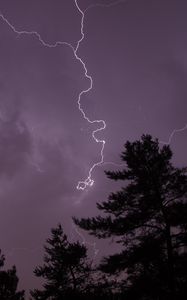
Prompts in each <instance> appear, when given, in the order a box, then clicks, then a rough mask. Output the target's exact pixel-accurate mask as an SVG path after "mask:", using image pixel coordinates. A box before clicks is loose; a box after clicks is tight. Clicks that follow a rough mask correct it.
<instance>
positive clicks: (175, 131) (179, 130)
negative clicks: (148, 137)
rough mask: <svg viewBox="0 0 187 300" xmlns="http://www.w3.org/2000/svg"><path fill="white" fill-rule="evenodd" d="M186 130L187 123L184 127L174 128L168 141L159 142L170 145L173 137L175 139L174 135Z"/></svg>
mask: <svg viewBox="0 0 187 300" xmlns="http://www.w3.org/2000/svg"><path fill="white" fill-rule="evenodd" d="M185 130H187V124H185V126H184V127H182V128H179V129H174V130H173V131H172V133H171V134H170V136H169V139H168V141H167V142H164V141H159V142H160V143H161V144H164V145H170V144H171V141H172V139H173V137H174V135H175V134H176V133H179V132H182V131H185Z"/></svg>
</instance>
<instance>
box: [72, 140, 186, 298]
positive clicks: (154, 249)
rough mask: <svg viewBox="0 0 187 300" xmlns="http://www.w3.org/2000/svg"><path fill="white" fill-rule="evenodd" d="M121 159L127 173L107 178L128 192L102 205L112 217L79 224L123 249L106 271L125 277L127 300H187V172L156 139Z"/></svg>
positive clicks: (132, 146)
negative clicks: (112, 240) (119, 181)
mask: <svg viewBox="0 0 187 300" xmlns="http://www.w3.org/2000/svg"><path fill="white" fill-rule="evenodd" d="M121 158H122V160H123V161H124V162H125V163H126V168H125V169H124V170H123V171H116V172H110V171H108V172H106V175H107V177H108V178H110V179H112V180H115V181H117V180H122V181H124V187H123V188H122V189H121V190H119V191H117V192H116V193H111V194H110V195H109V197H108V200H107V201H103V202H101V203H97V207H98V209H99V210H101V211H103V212H104V213H105V214H106V216H97V217H93V218H83V219H80V220H79V219H77V218H73V219H74V222H75V223H76V224H77V225H79V226H80V227H81V228H82V229H85V230H88V231H89V233H90V234H92V235H95V236H96V237H98V238H108V237H111V236H116V237H117V239H118V242H119V243H121V245H122V251H121V252H120V253H117V254H115V255H111V256H108V257H105V258H104V259H103V260H102V263H101V265H100V268H101V270H103V271H104V272H108V273H109V274H114V273H117V272H119V273H120V278H122V275H123V280H122V282H123V285H121V287H122V290H123V292H124V293H125V297H126V298H125V299H133V300H135V299H142V300H143V299H144V300H145V299H149V300H150V299H155V300H156V299H163V300H173V299H180V300H181V299H186V296H187V293H186V291H187V289H186V286H187V284H186V283H187V280H186V278H187V276H186V275H187V271H186V267H187V264H186V262H187V255H186V247H187V198H186V196H187V175H186V170H187V169H186V168H176V167H174V166H173V165H172V163H171V159H172V151H171V149H170V147H169V145H164V146H163V147H162V148H160V147H159V142H158V139H155V140H153V138H152V137H151V136H150V135H143V136H142V138H141V140H139V141H135V142H129V141H128V142H126V144H125V150H124V151H123V152H122V155H121Z"/></svg>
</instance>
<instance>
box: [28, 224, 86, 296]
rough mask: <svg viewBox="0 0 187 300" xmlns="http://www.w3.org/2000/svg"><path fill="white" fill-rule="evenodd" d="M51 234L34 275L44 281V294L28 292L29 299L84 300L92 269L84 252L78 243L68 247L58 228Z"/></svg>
mask: <svg viewBox="0 0 187 300" xmlns="http://www.w3.org/2000/svg"><path fill="white" fill-rule="evenodd" d="M51 233H52V237H51V238H50V239H47V245H45V246H44V249H45V255H44V264H43V265H42V266H39V267H37V268H36V269H35V271H34V273H35V275H36V276H37V277H42V278H44V280H45V283H44V285H43V290H34V291H31V295H32V297H33V298H34V299H37V300H39V299H40V300H44V299H45V300H47V299H50V300H63V299H84V295H85V294H86V293H87V286H88V282H89V274H90V267H91V266H90V263H89V262H88V259H87V249H86V247H85V246H84V245H81V244H80V243H79V242H76V243H70V242H69V241H68V240H67V236H66V235H65V234H64V232H63V229H62V227H61V225H58V227H57V228H55V229H52V230H51Z"/></svg>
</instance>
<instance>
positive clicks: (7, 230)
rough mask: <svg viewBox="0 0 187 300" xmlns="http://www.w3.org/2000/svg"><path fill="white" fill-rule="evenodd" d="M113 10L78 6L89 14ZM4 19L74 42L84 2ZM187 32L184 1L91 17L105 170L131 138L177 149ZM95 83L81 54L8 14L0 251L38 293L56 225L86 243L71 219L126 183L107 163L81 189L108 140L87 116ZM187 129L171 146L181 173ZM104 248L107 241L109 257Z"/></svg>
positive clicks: (48, 1) (95, 109)
mask: <svg viewBox="0 0 187 300" xmlns="http://www.w3.org/2000/svg"><path fill="white" fill-rule="evenodd" d="M113 2H114V1H107V0H106V1H99V0H98V1H97V2H96V1H93V0H80V1H78V3H79V5H80V7H81V8H82V9H86V7H88V6H90V5H92V4H97V3H100V4H110V3H113ZM0 11H1V12H2V13H3V14H4V16H5V17H6V18H7V19H8V20H9V21H10V22H11V23H12V24H13V25H14V26H15V27H16V29H17V30H26V31H37V32H38V33H39V34H40V35H41V37H42V38H43V40H44V42H47V43H55V42H56V41H59V40H60V41H66V42H68V43H71V44H72V45H73V46H75V45H76V41H78V40H79V39H80V38H81V26H80V25H81V24H80V22H81V14H80V12H79V11H78V10H77V8H76V5H75V2H74V1H69V0H66V1H60V0H56V1H52V0H45V1H44V0H40V1H28V0H27V1H26V0H14V1H10V0H0ZM186 28H187V20H186V2H185V1H183V0H172V1H170V0H165V1H163V0H159V1H158V0H151V1H148V0H142V1H139V0H132V1H124V3H123V2H121V3H118V4H116V5H113V6H111V7H102V6H97V7H92V8H91V9H89V10H88V11H87V13H86V16H85V23H84V33H85V38H84V40H83V42H82V43H81V44H80V48H79V51H78V55H80V56H81V58H82V59H83V61H84V62H85V63H86V66H87V68H88V73H89V74H91V75H92V77H93V89H92V91H90V92H89V93H88V94H85V95H83V96H82V98H81V99H82V100H81V104H82V107H83V108H84V110H85V112H86V114H87V115H88V116H89V118H90V119H91V120H94V119H104V120H105V121H106V124H107V127H106V129H105V131H100V132H99V133H97V137H99V138H101V139H103V138H104V139H105V140H106V146H105V151H104V159H105V162H114V163H120V158H119V155H120V152H121V151H122V149H123V144H124V143H125V142H126V140H127V139H130V140H134V139H137V138H139V137H140V136H141V134H142V133H151V134H153V135H154V136H157V137H158V138H159V139H160V140H162V141H166V142H167V141H168V140H169V137H170V134H171V133H172V131H173V130H174V129H177V128H183V127H184V125H185V124H186V123H187V122H186V113H187V106H186V94H187V93H186V67H187V58H186V53H187V43H186ZM89 84H90V83H89V80H88V79H86V77H85V74H84V68H83V65H82V64H81V61H79V60H77V59H76V58H75V56H74V53H73V50H72V48H71V46H68V45H58V46H57V47H55V48H49V47H46V46H44V45H43V44H42V43H41V42H40V41H39V39H38V37H37V36H36V35H35V34H31V35H30V34H29V35H28V34H22V35H19V34H16V33H15V32H14V31H13V30H12V29H11V28H10V26H8V24H7V23H6V22H5V21H3V19H2V18H0V248H2V249H3V251H4V252H5V253H7V263H8V264H14V263H16V264H17V266H18V271H19V272H20V275H21V283H20V284H21V286H22V287H26V288H28V289H29V288H32V287H34V286H35V287H36V286H37V284H39V283H37V280H35V279H34V278H33V276H32V270H33V268H34V267H35V265H37V264H38V263H39V262H40V261H41V256H42V252H41V246H42V244H43V243H44V241H45V239H46V238H47V237H48V235H49V232H50V228H51V227H52V226H55V225H56V224H57V223H58V222H60V221H61V222H62V223H63V225H64V227H65V230H66V231H67V233H68V235H69V236H72V235H74V238H77V237H79V238H80V239H81V235H79V234H78V233H76V232H75V230H73V231H72V221H71V217H72V216H73V215H76V216H86V215H89V216H92V215H94V214H96V213H97V210H96V205H95V203H96V202H99V201H103V200H105V199H106V197H107V195H108V193H109V192H110V191H113V190H115V189H117V187H118V186H117V185H116V184H115V183H111V182H110V180H108V179H107V178H106V177H105V175H104V170H105V169H109V168H110V169H116V168H118V167H117V166H116V167H115V166H114V165H110V164H105V165H103V166H100V167H97V168H95V169H94V170H93V172H92V176H93V179H94V180H95V183H94V185H93V186H92V187H90V188H88V189H86V190H85V191H83V192H82V191H78V190H76V185H77V182H78V181H79V180H84V179H85V178H86V177H87V176H88V171H89V169H90V167H91V166H92V165H93V163H95V162H97V161H99V160H100V149H101V144H99V143H98V144H97V143H95V142H94V141H93V139H92V131H93V130H94V129H96V128H97V127H96V125H91V124H89V123H88V122H86V121H85V120H84V118H83V116H82V115H81V113H80V111H79V110H78V103H77V100H78V95H79V93H80V92H81V91H82V90H83V89H87V88H88V87H89ZM186 132H187V131H185V130H183V131H181V132H178V133H176V134H175V135H174V136H173V138H172V141H171V146H172V149H173V150H174V152H175V162H176V163H178V164H181V165H182V164H185V162H186V157H185V153H186V149H187V142H186V141H187V139H186ZM81 234H82V233H81ZM85 237H86V239H87V241H89V242H93V238H91V237H88V236H87V235H85ZM105 245H106V244H105V243H103V242H101V241H97V247H98V248H99V249H100V251H99V255H98V259H99V257H100V256H101V255H102V254H103V253H104V251H106V249H105ZM90 248H92V247H91V246H90ZM107 249H112V246H111V245H110V247H108V246H107ZM107 251H108V250H107ZM92 252H93V251H92Z"/></svg>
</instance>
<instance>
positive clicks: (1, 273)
mask: <svg viewBox="0 0 187 300" xmlns="http://www.w3.org/2000/svg"><path fill="white" fill-rule="evenodd" d="M4 261H5V257H4V255H2V254H1V250H0V299H1V300H24V291H17V286H18V282H19V279H18V277H17V274H16V267H15V266H13V267H12V268H11V269H9V270H3V267H4Z"/></svg>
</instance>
